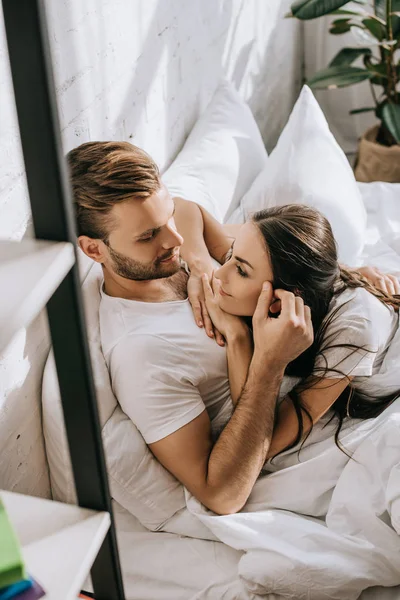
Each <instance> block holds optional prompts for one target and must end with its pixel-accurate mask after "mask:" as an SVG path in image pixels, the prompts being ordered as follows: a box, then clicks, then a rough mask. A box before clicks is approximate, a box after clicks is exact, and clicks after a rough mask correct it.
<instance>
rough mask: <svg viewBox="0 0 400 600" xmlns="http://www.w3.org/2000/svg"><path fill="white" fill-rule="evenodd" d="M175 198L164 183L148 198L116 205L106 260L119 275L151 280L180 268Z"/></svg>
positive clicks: (105, 263) (112, 212) (127, 277)
mask: <svg viewBox="0 0 400 600" xmlns="http://www.w3.org/2000/svg"><path fill="white" fill-rule="evenodd" d="M174 210H175V207H174V202H173V200H172V198H171V196H170V195H169V193H168V191H167V189H166V187H165V186H161V187H160V189H159V191H158V192H156V193H154V194H153V195H152V196H150V198H146V199H145V200H140V199H132V200H127V201H126V202H122V203H120V204H117V205H115V206H114V207H113V209H112V211H111V215H110V216H111V218H112V219H113V225H112V230H111V233H110V235H109V236H108V240H107V242H105V245H106V248H107V252H106V255H107V258H106V260H105V261H104V262H103V265H104V267H105V268H106V269H110V270H111V271H113V272H114V273H116V274H117V275H119V276H120V277H124V278H126V279H131V280H136V281H148V280H150V279H161V278H163V277H170V276H171V275H173V274H174V273H176V272H177V271H178V270H179V269H180V261H179V248H180V246H181V245H182V243H183V238H182V237H181V236H180V235H179V233H178V232H177V231H176V227H175V221H174V216H173V215H174Z"/></svg>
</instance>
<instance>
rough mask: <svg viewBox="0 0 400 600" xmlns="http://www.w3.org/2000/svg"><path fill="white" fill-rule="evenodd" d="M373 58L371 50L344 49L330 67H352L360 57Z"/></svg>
mask: <svg viewBox="0 0 400 600" xmlns="http://www.w3.org/2000/svg"><path fill="white" fill-rule="evenodd" d="M363 55H364V56H365V55H367V56H371V55H372V51H371V49H370V48H342V49H341V50H340V51H339V52H338V53H337V54H336V56H335V58H333V59H332V60H331V62H330V63H329V65H328V67H340V66H343V65H351V64H352V63H353V62H354V61H355V60H357V58H359V57H360V56H363Z"/></svg>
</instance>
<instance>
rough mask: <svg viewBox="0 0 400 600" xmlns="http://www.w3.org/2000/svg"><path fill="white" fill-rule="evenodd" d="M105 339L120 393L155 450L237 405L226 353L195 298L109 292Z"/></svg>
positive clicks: (104, 302)
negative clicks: (198, 319)
mask: <svg viewBox="0 0 400 600" xmlns="http://www.w3.org/2000/svg"><path fill="white" fill-rule="evenodd" d="M102 287H103V286H102ZM100 334H101V344H102V350H103V354H104V357H105V359H106V363H107V366H108V369H109V372H110V376H111V384H112V388H113V391H114V394H115V396H116V397H117V399H118V402H119V403H120V405H121V407H122V410H123V411H124V412H125V413H126V414H127V415H128V417H129V418H130V419H131V420H132V421H133V423H134V424H135V425H136V427H137V428H138V429H139V431H140V433H141V434H142V436H143V438H144V440H145V441H146V443H147V444H152V443H154V442H157V441H158V440H160V439H162V438H164V437H166V436H168V435H170V434H171V433H173V432H175V431H177V430H178V429H180V428H181V427H183V426H184V425H186V424H188V423H189V422H190V421H192V420H193V419H195V418H196V417H197V416H199V415H200V414H201V413H202V412H203V411H204V409H205V408H206V409H207V411H208V414H209V416H210V419H211V420H215V419H216V420H217V421H218V418H217V415H218V414H219V413H220V412H221V411H222V412H223V413H225V412H226V409H227V406H228V408H229V405H232V401H231V398H230V388H229V381H228V372H227V360H226V351H225V349H224V348H221V347H220V346H218V344H216V342H215V341H214V340H212V339H210V338H209V337H208V336H207V335H206V333H205V331H204V329H200V328H199V327H197V325H196V323H195V321H194V317H193V313H192V309H191V306H190V303H189V300H181V301H174V302H157V303H152V302H138V301H135V300H125V299H122V298H114V297H111V296H108V295H106V294H105V293H104V291H103V289H102V291H101V303H100Z"/></svg>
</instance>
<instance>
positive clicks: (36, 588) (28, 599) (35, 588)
mask: <svg viewBox="0 0 400 600" xmlns="http://www.w3.org/2000/svg"><path fill="white" fill-rule="evenodd" d="M31 581H32V587H30V588H28V589H27V590H25V591H24V592H22V594H19V595H18V596H15V599H14V600H39V598H42V597H43V596H44V595H45V593H46V592H45V591H44V589H43V588H42V586H41V585H40V584H39V583H38V582H37V581H35V579H33V578H32V577H31Z"/></svg>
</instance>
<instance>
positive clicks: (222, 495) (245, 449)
mask: <svg viewBox="0 0 400 600" xmlns="http://www.w3.org/2000/svg"><path fill="white" fill-rule="evenodd" d="M282 376H283V370H282V369H280V368H278V369H277V368H275V367H274V364H273V363H271V364H270V365H268V364H265V363H263V364H262V365H261V364H257V362H256V361H254V362H253V364H252V366H251V367H250V371H249V376H248V378H247V382H246V385H245V389H244V390H243V393H242V396H241V398H240V400H239V402H238V404H237V406H236V409H235V411H234V413H233V415H232V417H231V419H230V420H229V422H228V424H227V425H226V427H225V428H224V430H223V431H222V433H221V435H220V436H219V438H218V440H217V442H216V444H215V445H214V447H212V439H211V427H210V420H209V417H208V414H207V412H206V411H204V412H203V413H202V414H201V415H200V416H198V417H197V418H196V419H194V420H193V421H191V422H190V423H189V424H188V425H185V426H184V427H182V428H181V429H179V430H178V431H176V432H175V433H173V434H171V435H170V436H168V437H167V438H164V439H162V440H160V441H158V442H155V443H154V444H149V448H150V450H151V451H152V452H153V454H154V456H155V457H156V458H157V459H158V460H159V462H160V463H161V464H162V465H163V466H164V467H165V468H166V469H168V471H170V472H171V473H172V474H173V475H174V476H175V477H176V478H177V479H178V480H179V481H180V482H181V483H183V485H184V486H185V487H186V488H187V489H188V490H189V491H190V492H191V493H192V494H193V495H194V496H195V497H196V498H197V499H198V500H199V501H200V502H201V503H202V504H204V505H205V506H207V507H208V508H209V509H210V510H212V511H214V512H215V513H217V514H231V513H235V512H237V511H239V510H240V509H241V508H242V507H243V505H244V504H245V502H246V500H247V498H248V497H249V495H250V492H251V490H252V488H253V485H254V483H255V481H256V479H257V477H258V475H259V474H260V471H261V468H262V466H263V464H264V462H265V459H266V451H267V447H268V441H270V440H271V436H272V428H273V422H274V412H275V403H276V398H277V395H278V391H279V387H280V384H281V381H282Z"/></svg>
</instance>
